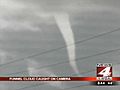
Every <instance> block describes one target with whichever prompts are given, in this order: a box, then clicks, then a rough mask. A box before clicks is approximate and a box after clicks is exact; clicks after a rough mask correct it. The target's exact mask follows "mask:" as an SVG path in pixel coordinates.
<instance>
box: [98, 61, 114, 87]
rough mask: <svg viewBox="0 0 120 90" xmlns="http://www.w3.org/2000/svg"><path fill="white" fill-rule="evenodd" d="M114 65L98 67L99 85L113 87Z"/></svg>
mask: <svg viewBox="0 0 120 90" xmlns="http://www.w3.org/2000/svg"><path fill="white" fill-rule="evenodd" d="M112 74H113V72H112V64H111V63H98V64H97V66H96V76H97V82H96V84H97V85H112V84H113V82H112Z"/></svg>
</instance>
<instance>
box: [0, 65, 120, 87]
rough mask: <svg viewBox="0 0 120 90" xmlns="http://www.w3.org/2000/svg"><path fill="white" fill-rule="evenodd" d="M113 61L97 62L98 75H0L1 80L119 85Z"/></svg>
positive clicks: (119, 79)
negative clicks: (114, 74) (114, 73)
mask: <svg viewBox="0 0 120 90" xmlns="http://www.w3.org/2000/svg"><path fill="white" fill-rule="evenodd" d="M113 72H114V71H113V65H112V64H111V63H98V64H96V76H92V77H74V76H73V77H44V76H43V77H0V81H69V82H70V81H79V82H83V81H84V82H85V81H86V82H91V84H93V85H97V86H102V85H107V86H111V85H118V82H119V81H120V77H114V76H113Z"/></svg>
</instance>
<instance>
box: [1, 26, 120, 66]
mask: <svg viewBox="0 0 120 90" xmlns="http://www.w3.org/2000/svg"><path fill="white" fill-rule="evenodd" d="M117 31H120V28H117V29H114V30H111V31H108V32H103V33H100V34H97V35H94V36H91V37H90V38H87V39H83V40H80V41H76V42H75V43H72V44H70V45H67V46H66V45H65V46H62V47H58V48H55V49H51V50H47V51H44V52H39V53H36V54H33V55H29V56H26V57H23V58H18V59H15V60H13V61H10V62H7V63H4V64H0V67H2V66H5V65H9V64H12V63H15V62H20V61H24V60H25V59H28V58H33V57H36V56H41V55H44V54H48V53H51V52H55V51H58V50H61V49H63V48H66V47H70V46H72V45H74V44H80V43H84V42H87V41H89V40H92V39H95V38H99V37H102V36H105V35H107V34H110V33H113V32H117Z"/></svg>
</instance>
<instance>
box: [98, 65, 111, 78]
mask: <svg viewBox="0 0 120 90" xmlns="http://www.w3.org/2000/svg"><path fill="white" fill-rule="evenodd" d="M110 68H111V67H106V68H105V69H103V70H102V71H101V72H99V73H98V74H99V75H103V77H105V76H110V75H111V72H110Z"/></svg>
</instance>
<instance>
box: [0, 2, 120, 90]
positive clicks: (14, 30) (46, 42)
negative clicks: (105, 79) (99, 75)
mask: <svg viewBox="0 0 120 90" xmlns="http://www.w3.org/2000/svg"><path fill="white" fill-rule="evenodd" d="M119 10H120V0H0V63H1V64H4V63H7V62H11V61H13V60H17V59H19V58H23V57H26V56H29V55H32V54H35V53H40V52H44V51H47V50H50V49H54V48H58V47H61V46H65V44H66V43H65V39H64V37H63V35H62V33H61V32H60V28H59V25H58V23H57V22H56V19H55V15H67V16H68V17H69V23H70V27H71V29H72V31H73V34H74V40H75V42H77V41H80V40H84V39H87V38H90V37H92V36H95V35H98V34H101V33H105V32H109V31H111V30H114V29H117V28H120V11H119ZM65 22H66V21H65V20H64V21H63V23H65ZM65 25H66V24H65ZM119 40H120V31H116V32H113V33H109V34H106V35H104V36H101V37H98V38H95V39H91V40H88V41H85V42H83V43H80V44H76V45H75V53H76V57H75V58H80V60H78V61H77V67H78V69H79V72H80V73H82V74H80V75H81V76H95V71H93V69H95V66H96V63H99V62H102V63H106V62H107V63H113V65H114V75H115V76H120V72H119V71H118V68H120V66H119V65H115V64H116V63H119V62H120V60H119V57H120V55H119V51H117V52H112V53H107V54H103V55H98V56H95V57H94V56H93V57H90V58H86V59H82V60H81V57H86V56H91V55H95V54H97V53H102V52H105V51H109V50H113V49H117V48H120V42H119ZM68 60H69V55H68V52H67V48H64V49H61V50H58V51H55V52H52V53H47V54H44V55H41V56H37V57H34V58H28V59H25V60H22V61H19V62H15V63H11V64H7V65H5V66H4V65H3V66H2V67H1V66H0V70H2V69H3V70H2V71H1V73H0V76H3V75H5V76H8V75H9V76H29V75H30V73H29V67H32V69H34V70H35V68H36V67H37V66H39V67H42V66H45V65H49V64H53V63H58V62H62V61H68ZM24 70H26V73H24V74H23V73H19V74H11V73H15V72H20V71H24ZM87 71H92V72H89V73H87ZM36 72H37V73H36ZM36 72H32V73H34V75H39V76H49V75H51V76H69V75H72V74H75V72H74V69H73V68H72V66H71V65H70V64H69V63H66V64H62V65H57V66H54V67H48V68H43V69H39V70H36ZM85 72H86V73H85ZM36 83H38V82H34V83H31V82H27V83H24V82H19V84H16V83H10V82H0V88H2V90H16V89H19V88H22V87H26V86H28V85H29V86H30V85H34V84H36ZM6 84H7V85H8V86H6V87H5V85H6ZM85 84H87V83H79V82H73V83H67V82H60V83H53V84H50V83H48V85H43V86H39V87H35V88H28V89H27V88H26V89H25V90H33V89H35V90H40V89H42V90H48V89H49V90H61V89H65V88H69V87H74V86H78V85H85ZM81 89H85V90H88V89H91V90H96V89H99V90H102V89H103V88H98V87H91V86H89V87H78V88H72V90H81ZM105 89H106V90H107V89H110V90H113V89H116V90H119V89H120V88H119V86H118V87H117V86H116V87H114V88H113V87H111V88H107V87H106V88H105ZM22 90H24V89H22ZM65 90H67V89H65Z"/></svg>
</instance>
